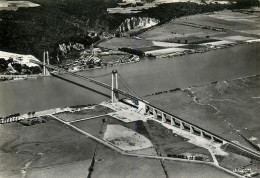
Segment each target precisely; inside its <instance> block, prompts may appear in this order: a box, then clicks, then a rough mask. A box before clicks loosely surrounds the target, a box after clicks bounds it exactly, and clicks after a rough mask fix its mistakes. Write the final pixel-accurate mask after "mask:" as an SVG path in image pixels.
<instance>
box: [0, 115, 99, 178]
mask: <svg viewBox="0 0 260 178" xmlns="http://www.w3.org/2000/svg"><path fill="white" fill-rule="evenodd" d="M95 145H96V144H95V142H94V141H92V140H91V139H89V138H86V137H84V136H82V135H81V134H79V133H77V132H75V131H73V130H71V129H68V128H66V127H64V126H63V125H62V124H60V123H58V122H56V121H54V120H51V119H48V122H47V123H42V124H37V125H33V126H28V127H25V126H23V125H21V124H19V123H10V124H5V125H0V160H1V162H0V177H3V178H4V177H28V178H33V177H35V175H37V177H45V176H47V175H48V177H54V178H57V177H69V175H72V174H76V175H78V176H77V177H86V175H87V174H88V167H89V165H90V163H91V159H92V155H93V153H94V149H95ZM79 169H80V170H79ZM65 170H69V171H66V172H65ZM56 171H61V172H59V173H57V172H56Z"/></svg>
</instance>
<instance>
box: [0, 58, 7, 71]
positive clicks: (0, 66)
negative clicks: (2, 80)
mask: <svg viewBox="0 0 260 178" xmlns="http://www.w3.org/2000/svg"><path fill="white" fill-rule="evenodd" d="M7 68H8V62H7V61H6V60H5V59H4V58H0V72H4V71H5V70H6V69H7Z"/></svg>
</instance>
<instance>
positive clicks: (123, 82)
mask: <svg viewBox="0 0 260 178" xmlns="http://www.w3.org/2000/svg"><path fill="white" fill-rule="evenodd" d="M118 79H119V82H121V84H123V86H124V88H125V89H126V90H127V91H128V92H129V93H130V94H132V95H133V93H132V92H131V91H130V90H129V89H128V87H127V86H126V85H125V84H124V82H123V81H122V80H121V79H120V78H118Z"/></svg>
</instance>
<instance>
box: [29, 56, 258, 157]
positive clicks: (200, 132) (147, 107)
mask: <svg viewBox="0 0 260 178" xmlns="http://www.w3.org/2000/svg"><path fill="white" fill-rule="evenodd" d="M30 62H32V63H35V64H38V65H41V66H43V67H44V70H46V68H48V69H52V70H55V71H57V73H54V72H50V75H52V76H54V77H57V78H59V79H62V80H65V81H68V82H70V83H73V84H75V85H78V86H81V87H84V88H88V87H86V86H85V85H82V84H79V83H77V82H75V81H72V80H70V79H67V78H66V77H64V76H63V75H62V73H65V74H69V75H71V76H73V77H76V78H80V79H83V80H85V81H88V82H91V83H94V84H96V85H98V86H101V87H103V88H106V89H108V90H109V91H111V101H112V102H118V101H124V99H128V100H131V101H133V102H132V104H131V106H133V107H135V108H137V110H138V113H140V114H143V115H152V116H153V118H154V119H155V120H156V121H158V122H160V123H164V124H167V125H168V126H170V127H173V128H174V129H181V130H184V131H187V132H189V133H190V134H194V135H196V136H198V137H203V138H205V139H208V140H211V141H213V142H217V143H219V144H221V145H223V146H224V147H225V148H227V147H229V148H232V149H233V150H234V149H235V150H237V152H240V153H241V155H244V156H248V157H250V158H252V159H256V160H260V152H258V151H256V150H253V149H251V148H248V147H245V146H243V145H240V144H238V143H234V142H232V141H229V140H227V139H225V138H223V137H221V136H218V135H216V134H214V133H212V132H211V131H208V130H205V129H203V128H201V127H199V126H198V125H195V124H192V123H190V122H188V121H186V120H184V119H182V118H180V117H178V116H175V115H173V114H171V113H169V112H167V111H164V110H162V109H160V108H158V107H157V106H155V105H153V104H151V103H149V102H147V101H145V100H143V99H142V98H141V97H139V96H138V95H137V93H136V92H134V90H133V89H132V88H131V86H130V85H128V84H127V82H126V81H125V80H124V79H123V77H122V76H121V75H120V74H118V72H117V71H116V70H113V71H112V85H111V86H110V85H108V84H105V83H103V82H100V81H98V80H96V79H95V78H98V77H103V76H107V75H111V73H108V74H103V75H100V76H93V77H87V76H83V75H80V74H77V73H75V72H69V71H67V70H65V69H62V68H59V67H57V66H54V65H51V64H49V63H47V64H46V63H45V62H40V61H35V60H30ZM45 73H46V71H45ZM118 81H120V82H121V84H122V85H123V86H124V87H125V88H126V89H127V90H128V92H126V91H123V90H121V89H119V86H118ZM88 89H90V90H94V89H91V88H88ZM95 92H97V93H100V94H102V95H106V94H103V93H101V92H99V91H96V90H95ZM119 95H122V96H123V97H124V99H121V100H120V99H119ZM106 96H108V97H110V96H109V95H106ZM128 104H129V103H128Z"/></svg>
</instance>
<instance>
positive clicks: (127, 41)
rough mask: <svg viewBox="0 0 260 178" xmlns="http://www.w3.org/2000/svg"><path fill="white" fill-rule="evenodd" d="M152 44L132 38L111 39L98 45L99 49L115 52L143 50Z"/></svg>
mask: <svg viewBox="0 0 260 178" xmlns="http://www.w3.org/2000/svg"><path fill="white" fill-rule="evenodd" d="M152 45H153V43H152V42H151V41H147V40H139V39H134V38H112V39H111V40H108V41H105V42H102V43H100V44H99V46H100V47H103V48H108V49H113V50H117V49H118V48H123V47H125V48H133V49H136V48H144V47H147V46H152Z"/></svg>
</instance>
